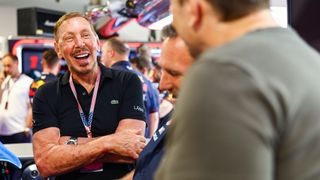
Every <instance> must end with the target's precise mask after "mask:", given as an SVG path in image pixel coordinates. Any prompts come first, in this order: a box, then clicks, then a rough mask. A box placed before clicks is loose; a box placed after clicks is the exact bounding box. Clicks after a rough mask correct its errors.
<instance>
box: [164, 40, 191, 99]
mask: <svg viewBox="0 0 320 180" xmlns="http://www.w3.org/2000/svg"><path fill="white" fill-rule="evenodd" d="M192 63H193V58H192V57H191V56H190V54H189V51H188V48H187V46H186V45H185V43H184V41H183V40H182V39H181V38H180V37H176V38H168V39H166V40H165V41H164V42H163V45H162V51H161V57H160V60H159V65H160V66H161V68H162V70H161V79H160V84H159V88H160V90H168V91H170V92H171V93H172V94H173V95H174V96H175V97H177V95H178V92H179V89H180V85H181V81H182V78H183V75H184V74H185V72H186V71H187V70H188V68H189V67H190V66H191V64H192Z"/></svg>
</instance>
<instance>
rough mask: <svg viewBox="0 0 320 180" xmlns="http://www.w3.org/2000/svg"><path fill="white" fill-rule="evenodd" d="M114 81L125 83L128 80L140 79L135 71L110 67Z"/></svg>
mask: <svg viewBox="0 0 320 180" xmlns="http://www.w3.org/2000/svg"><path fill="white" fill-rule="evenodd" d="M110 72H111V74H112V78H113V79H114V81H118V82H120V83H125V82H128V81H140V80H139V78H138V76H137V75H136V74H135V73H134V72H130V71H122V70H116V69H110Z"/></svg>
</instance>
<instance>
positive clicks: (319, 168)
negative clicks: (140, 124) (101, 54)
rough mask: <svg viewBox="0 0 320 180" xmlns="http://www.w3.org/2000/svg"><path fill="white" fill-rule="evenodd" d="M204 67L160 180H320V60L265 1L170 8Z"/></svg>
mask: <svg viewBox="0 0 320 180" xmlns="http://www.w3.org/2000/svg"><path fill="white" fill-rule="evenodd" d="M171 10H172V13H173V24H174V27H175V28H176V29H177V31H178V33H179V36H181V37H182V38H183V39H184V40H185V42H186V44H187V45H188V47H189V49H190V52H191V54H192V55H193V56H194V57H197V58H198V59H197V62H196V63H195V64H194V65H193V66H192V68H191V69H190V71H189V72H188V74H187V76H186V78H185V81H184V83H183V86H182V88H181V93H180V96H179V101H178V103H177V106H176V107H177V108H176V110H175V114H174V117H173V118H174V120H175V122H176V123H175V125H173V129H172V134H170V135H171V136H169V142H168V148H167V149H166V154H165V158H164V161H163V162H162V164H161V165H160V168H159V171H158V173H157V179H159V180H169V179H172V180H180V179H183V180H187V179H217V180H233V179H235V180H238V179H245V180H258V179H259V180H271V179H276V180H288V179H290V180H298V179H299V180H302V179H310V180H316V179H320V173H319V172H320V156H319V153H318V152H319V151H320V141H319V140H320V111H319V107H320V84H319V83H315V82H317V81H318V79H320V73H319V72H320V61H319V59H320V56H319V54H318V53H317V52H316V51H315V50H313V49H311V48H310V46H308V45H307V44H306V43H305V42H304V41H303V40H302V39H301V38H300V37H299V36H298V35H297V34H296V33H295V32H294V31H293V30H292V29H290V28H287V29H285V28H281V27H280V26H279V25H278V24H277V23H276V22H275V21H274V19H273V18H272V15H271V13H270V11H269V1H268V0H255V1H252V0H228V1H226V0H171Z"/></svg>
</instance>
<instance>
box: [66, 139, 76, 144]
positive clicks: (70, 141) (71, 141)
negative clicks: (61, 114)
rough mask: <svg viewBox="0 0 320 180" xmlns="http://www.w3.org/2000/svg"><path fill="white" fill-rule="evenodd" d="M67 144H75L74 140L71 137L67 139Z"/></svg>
mask: <svg viewBox="0 0 320 180" xmlns="http://www.w3.org/2000/svg"><path fill="white" fill-rule="evenodd" d="M67 144H73V145H76V141H75V140H73V139H69V141H68V142H67Z"/></svg>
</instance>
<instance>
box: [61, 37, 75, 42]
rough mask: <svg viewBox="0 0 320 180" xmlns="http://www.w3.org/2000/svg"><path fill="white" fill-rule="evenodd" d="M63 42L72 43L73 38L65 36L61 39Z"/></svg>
mask: <svg viewBox="0 0 320 180" xmlns="http://www.w3.org/2000/svg"><path fill="white" fill-rule="evenodd" d="M63 39H64V41H66V42H72V41H73V37H72V36H66V37H65V38H63Z"/></svg>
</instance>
